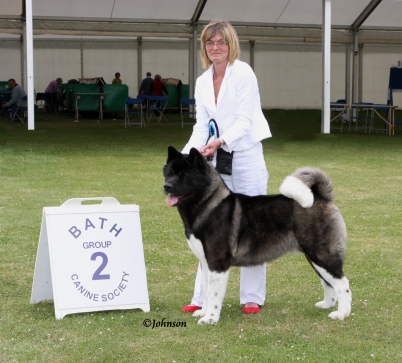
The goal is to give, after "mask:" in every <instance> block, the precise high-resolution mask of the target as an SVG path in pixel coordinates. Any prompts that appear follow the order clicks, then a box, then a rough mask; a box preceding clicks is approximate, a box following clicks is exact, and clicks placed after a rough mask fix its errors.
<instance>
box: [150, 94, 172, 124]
mask: <svg viewBox="0 0 402 363" xmlns="http://www.w3.org/2000/svg"><path fill="white" fill-rule="evenodd" d="M146 99H147V100H148V121H149V120H151V119H152V118H156V119H158V122H159V121H160V120H161V119H162V117H163V118H164V119H165V120H166V121H167V118H166V117H165V116H164V115H163V113H164V111H165V108H166V105H167V103H168V102H169V97H168V96H147V98H146ZM158 113H159V115H158Z"/></svg>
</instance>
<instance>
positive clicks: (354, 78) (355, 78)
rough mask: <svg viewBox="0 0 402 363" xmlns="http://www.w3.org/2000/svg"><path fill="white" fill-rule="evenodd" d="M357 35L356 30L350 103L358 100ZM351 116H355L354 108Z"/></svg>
mask: <svg viewBox="0 0 402 363" xmlns="http://www.w3.org/2000/svg"><path fill="white" fill-rule="evenodd" d="M358 78H359V35H358V30H355V31H354V32H353V68H352V103H354V102H358V89H359V79H358ZM352 112H353V117H356V109H353V111H352Z"/></svg>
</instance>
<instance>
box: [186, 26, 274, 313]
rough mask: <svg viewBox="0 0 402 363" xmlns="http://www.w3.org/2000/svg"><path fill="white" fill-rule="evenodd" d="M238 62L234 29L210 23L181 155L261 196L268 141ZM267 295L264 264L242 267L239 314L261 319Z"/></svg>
mask: <svg viewBox="0 0 402 363" xmlns="http://www.w3.org/2000/svg"><path fill="white" fill-rule="evenodd" d="M239 56H240V45H239V39H238V36H237V33H236V30H235V29H234V28H233V26H232V25H231V24H230V23H229V22H227V21H224V20H218V21H211V22H210V23H209V24H208V25H207V26H206V27H205V28H204V30H203V32H202V34H201V60H202V63H203V67H204V68H206V71H205V72H204V73H203V74H202V75H201V76H200V77H199V78H198V79H197V82H196V87H195V101H196V111H197V113H196V115H197V122H196V124H195V125H194V128H193V132H192V135H191V137H190V139H189V141H188V143H187V144H186V146H185V147H184V149H183V151H182V152H183V153H189V151H190V149H191V148H192V147H194V148H196V149H198V150H199V151H200V152H201V153H202V154H203V155H204V156H205V157H207V158H210V159H212V162H213V163H214V165H216V169H217V170H218V171H219V173H220V175H221V177H222V179H223V180H224V182H225V183H226V185H227V186H228V187H229V189H230V190H232V191H233V192H235V193H242V194H246V195H249V196H254V195H265V194H267V187H268V177H269V176H268V171H267V168H266V164H265V160H264V154H263V147H262V143H261V141H262V140H263V139H267V138H269V137H271V136H272V135H271V132H270V129H269V126H268V122H267V120H266V119H265V116H264V114H263V112H262V109H261V101H260V95H259V89H258V83H257V78H256V76H255V74H254V71H253V70H252V68H251V67H250V66H249V65H248V64H247V63H245V62H242V61H240V60H239ZM208 140H209V141H208ZM202 268H203V266H201V264H199V266H198V272H197V276H196V280H195V288H194V296H193V298H192V300H191V304H190V305H187V306H184V307H183V308H182V311H184V312H194V311H196V310H198V309H201V307H202V304H203V301H204V296H203V293H202V286H201V284H202V283H201V280H202V278H201V275H202V273H201V269H202ZM265 293H266V264H263V265H258V266H252V267H241V270H240V304H242V305H244V306H243V309H242V311H243V313H246V314H250V313H259V312H260V308H261V306H262V305H264V301H265Z"/></svg>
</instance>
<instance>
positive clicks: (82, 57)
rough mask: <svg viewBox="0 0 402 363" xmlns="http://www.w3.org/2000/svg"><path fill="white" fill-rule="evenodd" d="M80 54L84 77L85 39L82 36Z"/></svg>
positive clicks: (82, 76) (82, 75)
mask: <svg viewBox="0 0 402 363" xmlns="http://www.w3.org/2000/svg"><path fill="white" fill-rule="evenodd" d="M80 46H81V48H80V56H81V78H84V44H83V40H82V37H81V42H80Z"/></svg>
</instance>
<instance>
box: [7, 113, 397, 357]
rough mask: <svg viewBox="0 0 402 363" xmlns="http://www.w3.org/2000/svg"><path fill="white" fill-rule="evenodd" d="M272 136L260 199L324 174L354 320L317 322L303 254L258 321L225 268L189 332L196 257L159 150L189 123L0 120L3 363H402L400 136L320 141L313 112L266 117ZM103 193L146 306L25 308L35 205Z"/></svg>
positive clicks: (278, 278)
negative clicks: (129, 209) (294, 179)
mask: <svg viewBox="0 0 402 363" xmlns="http://www.w3.org/2000/svg"><path fill="white" fill-rule="evenodd" d="M267 116H268V119H269V123H270V126H271V129H272V133H273V138H271V139H269V140H265V141H264V150H265V160H266V163H267V167H268V170H269V173H270V179H269V192H270V193H277V192H278V188H279V185H280V184H281V182H282V180H283V178H284V177H285V176H287V175H289V174H290V173H292V172H293V171H294V170H295V169H296V168H299V167H302V166H313V167H319V168H322V169H323V170H325V171H326V172H327V173H328V174H329V176H330V177H331V179H332V182H333V184H334V190H335V193H336V196H337V197H336V203H337V205H338V206H339V208H340V209H341V211H342V213H343V215H344V218H345V220H346V224H347V227H348V234H349V240H348V251H347V256H346V263H345V273H346V276H347V277H348V279H349V281H350V286H351V289H352V292H353V307H352V315H351V316H350V317H349V318H347V319H346V320H344V321H332V320H330V319H328V318H327V315H328V313H329V311H326V310H320V309H317V308H315V307H314V304H315V303H316V302H317V301H319V300H321V299H322V296H323V292H322V288H321V285H320V283H319V280H318V278H317V277H316V276H315V274H314V272H313V271H312V270H311V268H310V267H309V265H308V264H307V262H306V261H305V259H304V257H303V256H300V255H299V256H297V255H288V256H285V257H283V258H281V259H279V260H277V261H275V262H274V263H272V264H269V266H268V279H267V299H266V304H265V306H264V308H263V309H262V311H261V313H260V314H259V315H254V316H244V315H242V314H241V309H240V306H239V292H238V289H239V271H238V269H233V270H232V272H231V276H230V281H229V286H228V292H227V295H226V298H225V301H224V308H223V310H222V316H221V320H220V322H219V324H218V325H216V326H199V325H197V318H193V317H192V316H191V315H188V314H184V313H181V312H180V308H181V307H182V305H184V304H186V303H189V301H190V297H191V294H192V290H193V285H194V277H195V272H196V266H197V260H196V258H195V256H194V255H193V254H192V253H191V251H190V250H189V248H188V246H187V243H186V240H185V237H184V233H183V228H182V225H181V220H180V218H179V216H178V213H177V210H176V209H174V208H168V207H167V206H166V204H165V196H164V194H163V189H162V186H163V177H162V167H163V165H164V163H165V160H166V151H167V146H168V145H173V146H175V147H177V148H178V149H180V148H182V147H183V146H184V144H185V142H186V141H187V140H188V138H189V136H190V133H191V126H189V125H187V126H186V127H185V128H184V129H182V128H181V127H180V124H179V122H178V121H179V117H178V115H173V114H171V115H168V118H169V123H165V122H164V123H160V124H156V123H152V124H150V125H147V126H148V127H147V128H145V129H138V128H130V129H125V128H124V122H123V120H122V119H121V118H120V119H119V120H117V121H113V120H112V119H111V118H106V119H105V120H103V121H101V122H98V121H97V120H96V119H94V118H84V119H82V120H81V121H80V122H79V123H74V122H73V121H74V119H73V117H72V116H66V115H51V116H50V115H46V114H43V113H41V112H38V113H37V120H36V130H35V131H27V127H26V125H21V124H16V123H14V124H10V123H9V121H8V120H7V119H5V118H4V117H3V118H0V176H1V179H0V180H1V193H0V254H1V264H0V342H1V344H0V361H1V362H300V361H302V362H317V363H321V362H331V363H332V362H333V363H335V362H400V361H402V353H401V348H400V341H401V336H402V332H401V322H402V314H401V305H402V299H401V298H402V294H401V282H400V278H401V266H402V265H401V261H402V251H401V240H402V238H401V237H402V232H401V231H402V213H401V197H402V174H401V170H402V168H401V167H402V152H401V150H402V147H401V142H402V128H401V127H400V126H398V128H397V130H396V135H395V136H393V137H389V136H386V135H382V134H378V133H376V134H364V133H362V132H352V133H350V134H349V133H342V134H341V133H339V131H337V132H334V133H332V134H330V135H322V134H320V112H318V111H301V110H295V111H282V110H271V111H268V112H267ZM102 196H113V197H115V198H116V199H117V200H119V202H120V203H122V204H138V205H139V206H140V210H141V212H140V217H141V225H142V234H143V244H144V253H145V260H146V267H147V279H148V289H149V297H150V304H151V311H150V312H149V313H143V312H142V311H141V310H126V311H107V312H96V313H85V314H73V315H67V316H66V317H65V318H63V319H62V320H56V319H55V317H54V306H53V302H52V301H47V302H41V303H39V304H36V305H31V304H29V300H30V294H31V289H32V278H33V272H34V267H35V258H36V252H37V246H38V238H39V232H40V226H41V218H42V209H43V207H46V206H59V205H61V204H62V203H64V202H65V201H66V200H67V199H70V198H78V197H80V198H83V197H102ZM146 318H148V319H151V320H153V319H155V320H157V321H160V320H162V319H163V318H165V319H166V320H169V321H183V322H186V327H184V328H155V329H149V328H145V327H144V326H143V321H144V319H146Z"/></svg>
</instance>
